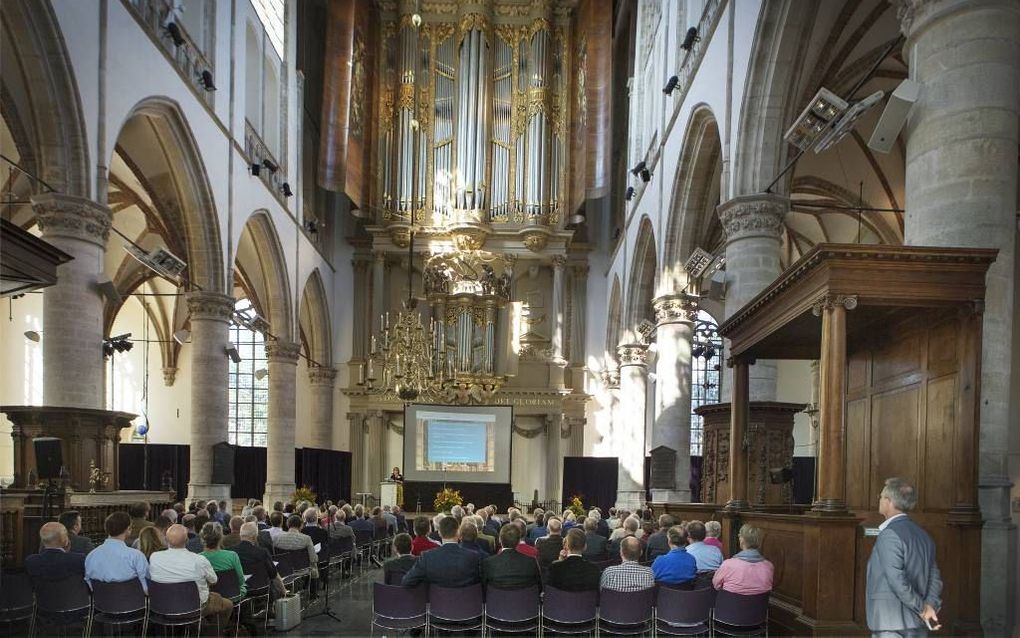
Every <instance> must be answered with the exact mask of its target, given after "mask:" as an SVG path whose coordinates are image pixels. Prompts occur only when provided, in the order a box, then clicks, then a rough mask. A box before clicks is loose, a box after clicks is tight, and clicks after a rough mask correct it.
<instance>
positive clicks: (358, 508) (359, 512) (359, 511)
mask: <svg viewBox="0 0 1020 638" xmlns="http://www.w3.org/2000/svg"><path fill="white" fill-rule="evenodd" d="M364 515H365V508H364V507H362V505H361V503H358V504H357V505H355V506H354V518H361V517H362V516H364Z"/></svg>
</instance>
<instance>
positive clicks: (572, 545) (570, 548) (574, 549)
mask: <svg viewBox="0 0 1020 638" xmlns="http://www.w3.org/2000/svg"><path fill="white" fill-rule="evenodd" d="M587 543H588V541H587V539H586V538H585V537H584V532H582V531H581V530H579V529H577V528H576V527H575V528H574V529H572V530H570V531H569V532H567V536H566V537H565V538H564V539H563V546H564V547H566V548H567V553H570V554H582V553H584V548H585V546H586V545H587Z"/></svg>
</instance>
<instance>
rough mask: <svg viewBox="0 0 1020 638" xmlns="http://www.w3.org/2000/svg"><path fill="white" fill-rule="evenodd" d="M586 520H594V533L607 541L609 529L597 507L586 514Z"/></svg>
mask: <svg viewBox="0 0 1020 638" xmlns="http://www.w3.org/2000/svg"><path fill="white" fill-rule="evenodd" d="M588 518H594V519H595V533H596V534H598V535H599V536H601V537H602V538H604V539H606V540H609V534H610V531H611V530H610V529H609V523H607V522H606V519H604V518H602V510H600V509H598V508H597V507H596V508H593V509H592V510H591V511H590V512H588Z"/></svg>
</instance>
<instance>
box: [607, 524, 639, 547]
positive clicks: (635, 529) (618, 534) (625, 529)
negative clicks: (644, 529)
mask: <svg viewBox="0 0 1020 638" xmlns="http://www.w3.org/2000/svg"><path fill="white" fill-rule="evenodd" d="M640 529H641V521H640V520H639V519H638V518H637V517H636V516H630V517H628V518H627V519H626V520H625V521H623V525H621V526H620V527H618V528H617V529H614V530H613V533H612V534H611V535H610V536H609V555H610V556H616V555H617V554H619V553H620V541H621V540H623V539H624V538H626V537H628V536H633V537H635V538H638V534H639V530H640Z"/></svg>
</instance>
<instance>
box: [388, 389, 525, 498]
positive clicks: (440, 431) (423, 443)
mask: <svg viewBox="0 0 1020 638" xmlns="http://www.w3.org/2000/svg"><path fill="white" fill-rule="evenodd" d="M512 419H513V411H512V409H511V408H510V407H508V406H484V407H483V406H470V407H468V406H464V407H461V406H439V405H427V406H426V405H411V406H407V408H405V411H404V479H405V480H408V481H447V480H449V481H467V482H480V483H504V482H509V480H510V454H509V450H510V434H511V432H512V430H513V422H512ZM497 450H499V453H498V454H497Z"/></svg>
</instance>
